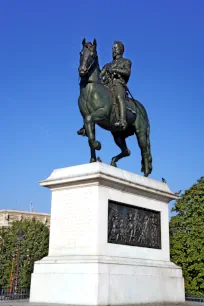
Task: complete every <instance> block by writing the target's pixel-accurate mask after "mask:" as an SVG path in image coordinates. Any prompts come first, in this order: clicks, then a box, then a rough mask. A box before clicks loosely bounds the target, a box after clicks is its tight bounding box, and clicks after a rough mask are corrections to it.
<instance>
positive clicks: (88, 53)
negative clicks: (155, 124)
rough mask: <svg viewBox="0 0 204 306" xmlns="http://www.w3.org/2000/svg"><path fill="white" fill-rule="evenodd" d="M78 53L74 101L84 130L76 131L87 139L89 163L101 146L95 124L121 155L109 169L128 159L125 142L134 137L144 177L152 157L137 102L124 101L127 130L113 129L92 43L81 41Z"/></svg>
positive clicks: (108, 92) (145, 122) (145, 118)
mask: <svg viewBox="0 0 204 306" xmlns="http://www.w3.org/2000/svg"><path fill="white" fill-rule="evenodd" d="M82 46H83V48H82V51H81V52H80V65H79V68H78V71H79V75H80V96H79V99H78V104H79V109H80V112H81V114H82V116H83V119H84V128H82V129H81V130H80V131H78V134H80V135H84V136H85V135H86V136H87V137H88V141H89V146H90V149H91V160H90V162H96V160H97V159H96V152H95V150H100V149H101V144H100V142H99V141H97V140H96V139H95V124H98V125H99V126H100V127H102V128H103V129H106V130H109V131H110V132H111V133H112V135H113V138H114V141H115V143H116V144H117V145H118V147H119V148H120V149H121V153H120V154H119V155H117V156H114V157H113V158H112V160H111V165H112V166H115V167H116V166H117V165H116V162H117V161H118V160H119V159H121V158H123V157H126V156H129V155H130V151H129V150H128V148H127V145H126V141H125V139H126V138H127V137H129V136H131V135H134V134H136V136H137V140H138V144H139V147H140V149H141V156H142V169H141V171H142V172H144V176H148V175H149V174H150V173H151V172H152V156H151V149H150V139H149V135H150V124H149V120H148V116H147V112H146V110H145V108H144V106H143V105H142V104H141V103H140V102H139V101H137V100H135V99H131V98H129V97H128V95H127V99H126V102H125V103H126V121H127V124H128V125H127V128H126V129H125V130H122V129H121V128H118V127H117V128H116V127H115V126H114V122H115V120H116V107H115V103H114V97H113V94H112V92H111V90H110V88H108V87H107V86H104V84H103V82H102V81H101V79H100V68H99V63H98V55H97V50H96V40H95V39H94V41H93V43H90V42H87V43H86V40H85V39H83V41H82Z"/></svg>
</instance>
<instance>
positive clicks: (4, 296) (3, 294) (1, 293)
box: [0, 288, 30, 301]
mask: <svg viewBox="0 0 204 306" xmlns="http://www.w3.org/2000/svg"><path fill="white" fill-rule="evenodd" d="M29 293H30V290H29V289H18V291H17V292H10V290H9V289H3V288H2V289H0V301H5V300H24V299H28V298H29Z"/></svg>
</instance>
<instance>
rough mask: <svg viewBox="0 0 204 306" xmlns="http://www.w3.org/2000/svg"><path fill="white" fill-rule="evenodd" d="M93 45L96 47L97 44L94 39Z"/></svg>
mask: <svg viewBox="0 0 204 306" xmlns="http://www.w3.org/2000/svg"><path fill="white" fill-rule="evenodd" d="M93 45H94V46H95V47H96V46H97V42H96V39H95V38H94V40H93Z"/></svg>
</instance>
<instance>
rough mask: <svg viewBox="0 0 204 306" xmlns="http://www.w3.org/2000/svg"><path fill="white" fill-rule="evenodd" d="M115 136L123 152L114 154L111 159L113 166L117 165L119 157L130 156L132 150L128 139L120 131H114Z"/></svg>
mask: <svg viewBox="0 0 204 306" xmlns="http://www.w3.org/2000/svg"><path fill="white" fill-rule="evenodd" d="M112 135H113V138H114V140H115V143H116V144H117V146H118V147H119V148H120V149H121V151H122V152H121V153H120V154H118V155H116V156H114V157H113V158H112V160H111V166H114V167H117V164H116V163H117V161H119V159H121V158H123V157H126V156H129V155H130V151H129V150H128V148H127V145H126V141H125V137H124V136H123V135H121V133H120V132H116V133H112Z"/></svg>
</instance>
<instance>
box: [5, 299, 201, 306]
mask: <svg viewBox="0 0 204 306" xmlns="http://www.w3.org/2000/svg"><path fill="white" fill-rule="evenodd" d="M140 305H141V306H150V304H140ZM151 305H152V306H204V303H197V302H185V303H174V304H163V303H158V304H157V303H153V304H151ZM0 306H66V304H41V303H40V304H39V303H29V301H28V300H18V301H17V300H14V301H11V300H10V301H0ZM67 306H68V305H67ZM69 306H71V305H69ZM84 306H85V305H84ZM106 306H109V305H106ZM124 306H125V305H124ZM131 306H134V305H131ZM135 306H136V305H135ZM137 306H139V305H138V304H137Z"/></svg>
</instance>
